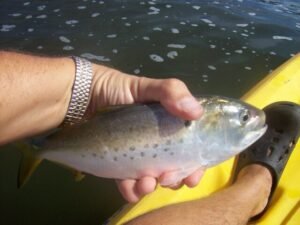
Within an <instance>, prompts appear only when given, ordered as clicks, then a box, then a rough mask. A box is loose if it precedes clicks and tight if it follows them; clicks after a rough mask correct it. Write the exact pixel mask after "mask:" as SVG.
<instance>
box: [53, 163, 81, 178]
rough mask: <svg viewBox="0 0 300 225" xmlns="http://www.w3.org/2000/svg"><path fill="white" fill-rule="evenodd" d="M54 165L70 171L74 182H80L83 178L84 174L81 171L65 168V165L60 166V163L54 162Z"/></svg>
mask: <svg viewBox="0 0 300 225" xmlns="http://www.w3.org/2000/svg"><path fill="white" fill-rule="evenodd" d="M56 164H58V165H60V166H61V167H63V168H65V169H66V170H68V171H70V172H71V173H72V174H73V176H74V178H75V181H76V182H79V181H82V180H83V178H85V174H84V173H83V172H81V171H78V170H76V169H74V168H72V167H70V166H67V165H65V164H62V163H58V162H56Z"/></svg>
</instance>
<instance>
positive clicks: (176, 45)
mask: <svg viewBox="0 0 300 225" xmlns="http://www.w3.org/2000/svg"><path fill="white" fill-rule="evenodd" d="M168 47H169V48H180V49H183V48H185V47H186V45H183V44H168Z"/></svg>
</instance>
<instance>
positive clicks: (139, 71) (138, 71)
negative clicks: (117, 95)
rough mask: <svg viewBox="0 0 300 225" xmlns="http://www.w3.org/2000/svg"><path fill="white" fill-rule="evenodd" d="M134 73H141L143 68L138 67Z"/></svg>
mask: <svg viewBox="0 0 300 225" xmlns="http://www.w3.org/2000/svg"><path fill="white" fill-rule="evenodd" d="M133 73H134V74H140V73H141V70H140V69H139V68H137V69H135V70H134V71H133Z"/></svg>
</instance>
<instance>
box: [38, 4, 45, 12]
mask: <svg viewBox="0 0 300 225" xmlns="http://www.w3.org/2000/svg"><path fill="white" fill-rule="evenodd" d="M45 8H46V6H45V5H39V6H38V7H37V10H38V11H43V10H44V9H45Z"/></svg>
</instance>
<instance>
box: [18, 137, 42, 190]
mask: <svg viewBox="0 0 300 225" xmlns="http://www.w3.org/2000/svg"><path fill="white" fill-rule="evenodd" d="M15 146H16V147H17V148H18V149H19V150H20V151H21V152H22V158H21V162H20V166H19V173H18V182H17V184H18V188H21V187H22V186H24V185H25V183H26V182H27V181H28V180H29V178H30V177H31V175H32V174H33V172H34V171H35V169H36V168H37V167H38V166H39V164H40V163H41V162H42V158H40V157H38V154H37V153H36V151H37V149H38V147H36V146H34V145H32V144H29V143H26V142H20V143H16V144H15Z"/></svg>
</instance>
